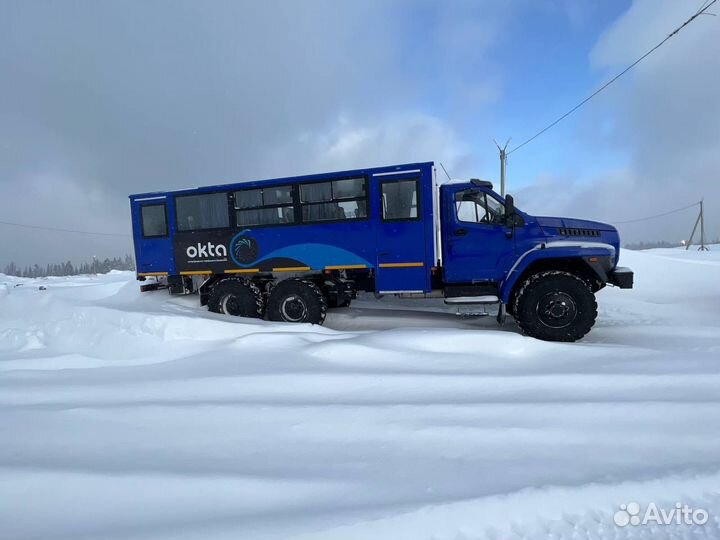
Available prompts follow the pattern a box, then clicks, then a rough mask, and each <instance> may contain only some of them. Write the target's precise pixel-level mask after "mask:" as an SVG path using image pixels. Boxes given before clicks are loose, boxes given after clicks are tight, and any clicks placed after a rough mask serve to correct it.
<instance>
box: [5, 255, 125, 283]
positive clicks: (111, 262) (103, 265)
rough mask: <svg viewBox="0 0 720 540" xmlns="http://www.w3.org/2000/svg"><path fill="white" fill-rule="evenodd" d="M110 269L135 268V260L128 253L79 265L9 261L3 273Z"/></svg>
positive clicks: (42, 274) (50, 273)
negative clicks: (29, 263)
mask: <svg viewBox="0 0 720 540" xmlns="http://www.w3.org/2000/svg"><path fill="white" fill-rule="evenodd" d="M110 270H135V260H134V259H133V258H132V257H131V256H130V255H125V257H124V258H120V257H114V258H112V259H107V258H106V259H104V260H100V259H95V258H93V260H92V262H84V263H81V264H80V265H74V264H73V263H72V262H70V261H67V262H64V263H57V264H48V265H45V266H40V265H39V264H33V265H32V266H25V267H24V268H22V267H20V266H18V265H16V264H15V263H14V262H11V263H10V264H8V265H7V266H5V269H4V270H3V273H4V274H5V275H7V276H16V277H26V278H39V277H48V276H77V275H80V274H105V273H107V272H109V271H110Z"/></svg>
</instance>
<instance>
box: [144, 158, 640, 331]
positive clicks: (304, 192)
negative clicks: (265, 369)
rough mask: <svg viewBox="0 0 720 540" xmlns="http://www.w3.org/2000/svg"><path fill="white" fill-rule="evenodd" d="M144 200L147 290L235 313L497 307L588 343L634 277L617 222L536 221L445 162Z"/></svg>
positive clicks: (532, 325)
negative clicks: (373, 303)
mask: <svg viewBox="0 0 720 540" xmlns="http://www.w3.org/2000/svg"><path fill="white" fill-rule="evenodd" d="M130 206H131V211H132V224H133V237H134V242H135V257H136V260H137V277H138V279H139V280H141V281H145V282H146V283H145V285H143V289H144V290H149V289H155V288H158V287H167V289H168V290H169V291H170V293H172V294H192V293H198V294H199V297H200V302H201V304H202V305H207V306H208V307H209V309H210V310H211V311H214V312H217V313H224V314H227V315H235V316H243V317H258V318H263V317H267V318H268V319H269V320H273V321H285V322H309V323H315V324H321V323H322V322H323V320H324V319H325V314H326V311H327V309H328V308H335V307H344V306H348V305H349V304H350V302H351V301H352V300H353V299H354V298H355V296H356V293H357V291H369V292H374V293H375V294H377V295H395V296H397V297H400V298H437V299H438V301H441V302H445V303H446V304H451V305H458V306H473V305H481V306H484V305H488V304H495V305H496V306H497V308H498V321H500V322H502V321H503V320H504V319H505V316H506V313H507V314H509V315H511V316H512V317H514V318H515V320H516V321H517V323H518V325H519V326H520V328H521V329H522V330H523V331H524V332H525V333H526V334H528V335H530V336H533V337H537V338H539V339H545V340H553V341H575V340H577V339H580V338H581V337H582V336H584V335H585V334H586V333H587V332H588V331H589V330H590V328H591V327H592V325H593V324H594V322H595V319H596V316H597V304H596V301H595V293H596V292H597V291H599V290H600V289H602V288H603V287H604V286H605V285H608V284H609V285H614V286H618V287H621V288H630V287H632V283H633V273H632V272H631V271H630V270H628V269H626V268H619V267H618V266H617V264H618V257H619V253H620V239H619V236H618V233H617V230H616V229H615V228H614V227H612V226H611V225H607V224H604V223H597V222H592V221H585V220H579V219H567V218H555V217H536V216H531V215H529V214H527V213H525V212H522V211H521V210H519V209H517V208H515V206H514V202H513V198H512V197H511V196H510V195H508V196H506V197H501V196H500V195H499V194H497V193H496V192H495V191H493V187H492V184H491V183H490V182H487V181H482V180H476V179H473V180H470V181H468V182H458V183H446V184H444V185H442V186H438V185H437V183H436V171H435V167H434V165H433V163H432V162H427V163H410V164H405V165H395V166H391V167H379V168H369V169H359V170H350V171H339V172H332V173H324V174H313V175H307V176H297V177H291V178H276V179H272V180H261V181H247V182H241V183H235V184H226V185H215V186H207V187H199V188H195V189H183V190H178V191H170V192H155V193H143V194H138V195H131V196H130ZM148 278H153V279H151V280H150V281H146V280H148Z"/></svg>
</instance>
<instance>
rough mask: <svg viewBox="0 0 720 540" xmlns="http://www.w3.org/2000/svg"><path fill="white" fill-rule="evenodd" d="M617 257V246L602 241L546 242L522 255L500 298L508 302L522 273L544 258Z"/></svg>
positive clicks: (506, 277) (512, 270) (501, 289)
mask: <svg viewBox="0 0 720 540" xmlns="http://www.w3.org/2000/svg"><path fill="white" fill-rule="evenodd" d="M593 256H596V257H608V256H610V257H612V258H613V259H614V258H615V247H614V246H611V245H610V244H604V243H602V242H570V241H557V242H544V243H541V244H538V245H536V246H535V247H534V248H532V249H529V250H527V251H526V252H525V253H523V254H522V255H520V257H518V258H517V260H516V261H515V264H513V265H512V267H511V268H510V270H508V273H507V274H506V275H505V278H504V279H503V281H502V282H501V283H500V300H502V302H503V303H505V304H507V303H508V302H509V301H510V293H511V291H512V290H513V287H514V286H515V284H516V283H517V280H518V279H519V278H520V276H521V275H522V273H523V272H524V271H525V270H526V269H527V268H528V267H529V266H530V265H531V264H533V263H534V262H536V261H539V260H543V259H565V260H567V259H578V258H584V257H593Z"/></svg>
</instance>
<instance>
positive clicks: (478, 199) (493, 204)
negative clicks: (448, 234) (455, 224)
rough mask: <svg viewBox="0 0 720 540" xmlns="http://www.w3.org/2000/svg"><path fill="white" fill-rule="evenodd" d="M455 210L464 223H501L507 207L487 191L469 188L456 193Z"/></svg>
mask: <svg viewBox="0 0 720 540" xmlns="http://www.w3.org/2000/svg"><path fill="white" fill-rule="evenodd" d="M455 211H456V213H457V219H458V221H461V222H463V223H482V224H487V225H491V224H501V223H503V221H504V213H505V209H504V208H503V206H502V205H501V204H500V203H499V202H498V201H496V200H495V199H494V198H492V197H488V195H487V193H484V192H482V191H477V190H472V189H468V190H465V191H458V192H457V193H456V194H455Z"/></svg>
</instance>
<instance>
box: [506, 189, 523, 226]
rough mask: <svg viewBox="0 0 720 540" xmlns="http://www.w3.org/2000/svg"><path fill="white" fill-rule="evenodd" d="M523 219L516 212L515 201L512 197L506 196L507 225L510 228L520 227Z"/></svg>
mask: <svg viewBox="0 0 720 540" xmlns="http://www.w3.org/2000/svg"><path fill="white" fill-rule="evenodd" d="M523 223H524V222H523V218H522V217H521V216H520V214H518V213H517V212H516V211H515V199H513V196H512V195H505V224H506V225H507V226H508V227H513V228H514V227H520V226H522V225H523Z"/></svg>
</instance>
